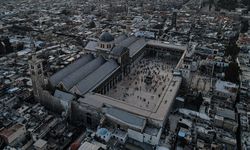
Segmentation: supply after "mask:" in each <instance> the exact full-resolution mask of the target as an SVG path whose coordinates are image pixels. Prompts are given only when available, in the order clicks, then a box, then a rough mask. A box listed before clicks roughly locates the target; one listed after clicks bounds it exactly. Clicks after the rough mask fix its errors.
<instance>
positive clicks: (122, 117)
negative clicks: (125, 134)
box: [106, 107, 146, 130]
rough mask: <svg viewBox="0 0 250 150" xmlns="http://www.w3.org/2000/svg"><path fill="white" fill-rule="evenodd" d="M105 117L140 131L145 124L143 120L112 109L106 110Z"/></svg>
mask: <svg viewBox="0 0 250 150" xmlns="http://www.w3.org/2000/svg"><path fill="white" fill-rule="evenodd" d="M106 115H107V116H108V117H111V118H113V119H117V120H118V121H120V122H123V123H125V124H128V125H130V126H133V127H136V128H139V129H140V130H142V129H143V128H144V126H145V124H146V119H145V118H143V117H140V116H137V115H135V114H132V113H129V112H127V111H123V110H121V109H117V108H114V107H111V108H108V109H107V112H106Z"/></svg>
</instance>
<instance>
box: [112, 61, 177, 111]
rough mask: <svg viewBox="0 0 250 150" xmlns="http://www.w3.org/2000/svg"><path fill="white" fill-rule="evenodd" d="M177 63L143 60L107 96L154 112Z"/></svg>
mask: <svg viewBox="0 0 250 150" xmlns="http://www.w3.org/2000/svg"><path fill="white" fill-rule="evenodd" d="M176 63H177V62H170V61H168V60H166V59H165V60H163V59H158V58H143V59H142V60H140V61H139V62H138V63H136V64H135V65H133V66H132V68H133V69H132V70H131V73H130V75H129V76H127V77H125V78H124V79H123V80H122V81H121V82H119V83H118V84H117V85H116V87H115V88H114V89H112V90H111V91H109V93H107V95H108V96H110V97H113V98H116V99H119V100H122V101H124V102H127V103H129V104H131V105H134V106H137V107H140V108H143V109H146V110H152V109H154V108H155V106H157V103H158V102H159V101H160V98H161V97H162V93H163V90H164V89H165V88H166V87H167V86H168V85H169V83H170V80H171V78H172V70H173V68H175V66H176Z"/></svg>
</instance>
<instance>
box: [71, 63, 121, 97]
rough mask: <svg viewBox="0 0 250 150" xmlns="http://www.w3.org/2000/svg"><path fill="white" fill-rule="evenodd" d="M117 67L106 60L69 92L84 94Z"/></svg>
mask: <svg viewBox="0 0 250 150" xmlns="http://www.w3.org/2000/svg"><path fill="white" fill-rule="evenodd" d="M118 67H119V65H118V64H117V63H116V62H115V61H114V60H108V61H107V62H106V63H104V64H103V65H102V66H100V67H99V68H98V69H97V70H95V71H94V72H92V73H91V74H89V75H88V76H87V77H86V78H84V79H83V80H82V81H80V82H79V83H78V84H77V85H76V86H74V87H73V88H72V89H71V90H70V91H71V92H76V93H77V94H79V95H83V94H86V93H87V92H88V91H90V90H91V89H92V88H94V87H95V86H97V85H98V84H100V83H101V81H102V80H103V79H104V78H105V77H106V76H108V75H110V74H111V73H112V72H113V71H114V70H115V69H117V68H118Z"/></svg>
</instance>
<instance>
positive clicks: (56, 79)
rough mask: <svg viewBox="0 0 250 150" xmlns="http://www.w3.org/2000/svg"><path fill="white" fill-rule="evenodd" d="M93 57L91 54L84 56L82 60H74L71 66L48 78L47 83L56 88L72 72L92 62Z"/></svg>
mask: <svg viewBox="0 0 250 150" xmlns="http://www.w3.org/2000/svg"><path fill="white" fill-rule="evenodd" d="M93 59H94V56H93V55H91V54H87V55H84V56H83V57H82V58H80V59H78V60H76V61H75V62H73V63H72V64H70V65H68V66H66V67H65V68H64V69H62V70H60V71H58V72H57V73H55V74H54V75H53V76H51V77H50V79H49V81H50V83H51V84H52V85H53V86H57V85H58V84H59V82H60V81H62V79H63V78H64V77H66V76H67V75H69V74H70V73H72V72H74V71H75V70H77V69H78V68H80V67H81V66H83V65H85V64H87V63H88V62H89V61H91V60H93Z"/></svg>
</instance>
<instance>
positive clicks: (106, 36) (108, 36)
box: [99, 31, 114, 42]
mask: <svg viewBox="0 0 250 150" xmlns="http://www.w3.org/2000/svg"><path fill="white" fill-rule="evenodd" d="M99 39H100V41H101V42H111V41H113V40H114V37H113V36H112V35H111V34H110V33H109V32H107V31H105V32H103V33H102V34H101V35H100V37H99Z"/></svg>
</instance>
